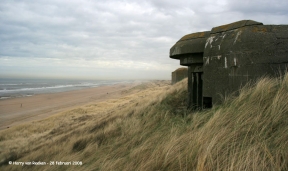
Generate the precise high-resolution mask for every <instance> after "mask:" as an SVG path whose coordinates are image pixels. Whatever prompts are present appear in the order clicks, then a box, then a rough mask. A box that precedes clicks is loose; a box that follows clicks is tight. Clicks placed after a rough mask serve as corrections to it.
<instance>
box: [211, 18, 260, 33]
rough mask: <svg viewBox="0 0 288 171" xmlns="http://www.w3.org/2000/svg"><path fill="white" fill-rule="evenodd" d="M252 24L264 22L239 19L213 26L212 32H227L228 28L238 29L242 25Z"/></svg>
mask: <svg viewBox="0 0 288 171" xmlns="http://www.w3.org/2000/svg"><path fill="white" fill-rule="evenodd" d="M252 25H263V23H260V22H257V21H253V20H241V21H237V22H234V23H230V24H226V25H222V26H217V27H213V28H212V30H211V34H213V33H220V32H225V31H228V30H233V29H237V28H240V27H245V26H252Z"/></svg>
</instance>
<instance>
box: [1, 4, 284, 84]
mask: <svg viewBox="0 0 288 171" xmlns="http://www.w3.org/2000/svg"><path fill="white" fill-rule="evenodd" d="M287 9H288V1H287V0H273V1H271V0H241V1H239V0H177V1H176V0H141V1H140V0H49V1H47V0H1V1H0V78H61V79H65V78H66V79H102V80H103V79H114V80H115V79H116V80H118V79H122V80H123V79H162V80H163V79H166V80H169V79H171V72H173V71H174V70H176V69H177V68H179V67H181V66H180V62H179V61H178V60H174V59H171V58H169V50H170V48H171V47H172V46H173V45H174V44H175V43H176V42H177V41H178V40H179V39H180V38H181V37H182V36H184V35H186V34H189V33H193V32H199V31H209V30H211V28H212V27H215V26H219V25H223V24H228V23H232V22H235V21H238V20H244V19H250V20H255V21H258V22H262V23H263V24H288V10H287Z"/></svg>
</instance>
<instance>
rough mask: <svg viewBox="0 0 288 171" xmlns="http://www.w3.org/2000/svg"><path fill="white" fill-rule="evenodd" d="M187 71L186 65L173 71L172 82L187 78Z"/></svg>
mask: <svg viewBox="0 0 288 171" xmlns="http://www.w3.org/2000/svg"><path fill="white" fill-rule="evenodd" d="M187 73H188V69H187V68H184V67H182V68H178V69H176V70H175V71H173V72H172V80H171V84H175V83H177V82H179V81H181V80H183V79H184V78H187Z"/></svg>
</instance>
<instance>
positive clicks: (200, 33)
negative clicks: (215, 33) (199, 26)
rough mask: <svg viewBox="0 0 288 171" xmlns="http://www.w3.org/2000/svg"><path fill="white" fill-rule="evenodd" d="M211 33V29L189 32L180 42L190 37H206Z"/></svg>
mask: <svg viewBox="0 0 288 171" xmlns="http://www.w3.org/2000/svg"><path fill="white" fill-rule="evenodd" d="M209 35H210V31H204V32H197V33H191V34H187V35H185V36H183V37H182V38H181V39H180V40H179V41H178V42H180V41H185V40H189V39H197V38H205V37H208V36H209Z"/></svg>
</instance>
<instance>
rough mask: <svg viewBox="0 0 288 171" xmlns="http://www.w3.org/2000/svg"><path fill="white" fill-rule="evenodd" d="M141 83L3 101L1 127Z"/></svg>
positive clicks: (116, 93)
mask: <svg viewBox="0 0 288 171" xmlns="http://www.w3.org/2000/svg"><path fill="white" fill-rule="evenodd" d="M137 84H139V83H131V84H118V85H111V86H103V87H96V88H89V89H83V90H75V91H68V92H61V93H53V94H39V95H35V96H31V97H23V98H15V99H6V100H0V130H1V129H7V128H9V127H11V126H15V125H17V124H20V123H25V122H31V121H35V120H40V119H43V118H46V117H49V116H51V115H53V114H56V113H59V112H61V111H65V110H67V109H69V108H75V107H77V106H81V105H84V104H85V105H86V104H89V103H95V102H99V101H103V100H107V99H112V98H119V97H120V96H121V92H122V91H123V90H127V89H130V88H131V87H133V86H135V85H137ZM107 93H108V94H107ZM21 104H22V107H21Z"/></svg>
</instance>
